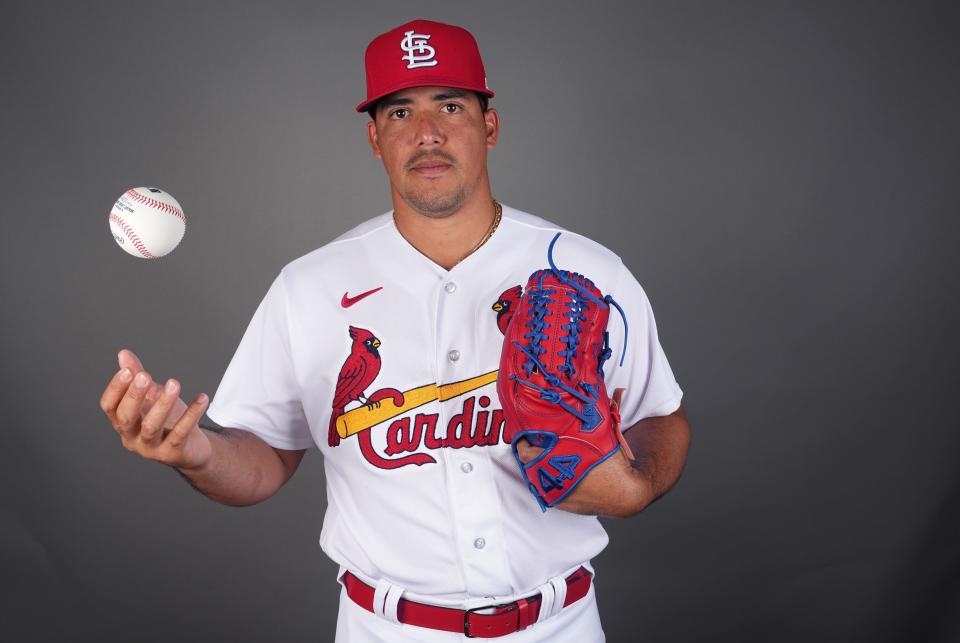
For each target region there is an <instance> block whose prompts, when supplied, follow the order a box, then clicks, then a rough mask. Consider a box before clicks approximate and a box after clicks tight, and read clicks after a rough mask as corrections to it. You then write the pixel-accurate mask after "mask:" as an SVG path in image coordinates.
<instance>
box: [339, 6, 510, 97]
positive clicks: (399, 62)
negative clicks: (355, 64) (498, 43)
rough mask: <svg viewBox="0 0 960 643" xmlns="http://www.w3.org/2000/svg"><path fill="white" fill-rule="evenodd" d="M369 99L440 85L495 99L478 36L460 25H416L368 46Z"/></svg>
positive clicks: (419, 22)
mask: <svg viewBox="0 0 960 643" xmlns="http://www.w3.org/2000/svg"><path fill="white" fill-rule="evenodd" d="M365 62H366V69H367V99H366V100H365V101H363V102H362V103H360V104H359V105H357V111H358V112H364V111H366V110H367V108H368V107H370V104H371V103H373V102H374V101H376V100H378V99H380V98H383V97H384V96H386V95H387V94H392V93H393V92H395V91H398V90H401V89H407V88H408V87H423V86H427V85H437V86H439V87H456V88H457V89H469V90H472V91H475V92H480V93H481V94H486V95H487V96H490V97H491V98H492V97H493V92H492V91H490V90H489V89H488V88H487V75H486V72H485V71H484V70H483V60H481V59H480V49H479V47H477V41H476V39H475V38H474V37H473V35H472V34H471V33H470V32H469V31H467V30H466V29H463V28H462V27H456V26H454V25H447V24H444V23H442V22H433V21H432V20H414V21H412V22H408V23H406V24H404V25H400V26H399V27H396V28H394V29H391V30H390V31H388V32H387V33H384V34H380V35H379V36H377V37H376V38H374V39H373V40H372V41H371V42H370V44H369V45H367V53H366V56H365Z"/></svg>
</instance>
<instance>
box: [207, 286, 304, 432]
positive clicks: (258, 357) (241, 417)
mask: <svg viewBox="0 0 960 643" xmlns="http://www.w3.org/2000/svg"><path fill="white" fill-rule="evenodd" d="M287 314H288V308H287V292H286V287H285V285H284V276H283V273H282V272H281V273H280V274H279V275H278V276H277V278H276V279H275V280H274V282H273V284H272V285H271V286H270V289H269V290H268V291H267V294H266V295H265V296H264V298H263V301H261V302H260V306H259V307H258V308H257V310H256V312H255V313H254V315H253V319H251V320H250V324H249V325H248V326H247V330H246V332H245V333H244V335H243V339H241V340H240V345H239V346H238V347H237V351H236V353H235V354H234V356H233V359H232V360H231V361H230V365H229V366H227V370H226V372H225V373H224V375H223V379H222V380H221V382H220V386H219V387H218V388H217V392H216V394H215V395H214V398H213V400H212V401H211V403H210V406H209V407H208V408H207V415H208V416H210V418H212V419H213V421H214V422H216V423H217V424H219V425H220V426H224V427H233V428H237V429H243V430H245V431H250V432H251V433H253V434H255V435H257V436H258V437H260V438H261V439H262V440H263V441H264V442H266V443H267V444H269V445H270V446H272V447H276V448H278V449H290V450H299V449H308V448H311V447H313V446H314V442H313V438H312V437H311V435H310V430H309V425H308V423H307V418H306V414H305V413H304V410H303V404H302V402H301V397H300V385H299V382H298V380H297V377H296V374H295V372H294V366H293V358H292V354H291V350H290V333H289V325H288V318H287Z"/></svg>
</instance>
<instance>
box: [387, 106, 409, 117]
mask: <svg viewBox="0 0 960 643" xmlns="http://www.w3.org/2000/svg"><path fill="white" fill-rule="evenodd" d="M406 117H407V110H406V109H404V108H402V107H401V108H399V109H395V110H393V111H392V112H390V118H396V119H401V118H406Z"/></svg>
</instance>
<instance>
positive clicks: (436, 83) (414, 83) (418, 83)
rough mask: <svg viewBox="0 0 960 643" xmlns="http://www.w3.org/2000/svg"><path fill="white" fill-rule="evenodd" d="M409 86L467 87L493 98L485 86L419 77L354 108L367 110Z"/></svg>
mask: <svg viewBox="0 0 960 643" xmlns="http://www.w3.org/2000/svg"><path fill="white" fill-rule="evenodd" d="M411 87H453V88H455V89H468V90H470V91H473V92H479V93H481V94H486V95H487V96H489V97H490V98H493V97H494V93H493V92H492V91H490V90H489V89H487V88H486V87H477V86H476V85H465V84H463V83H457V82H452V81H451V82H447V81H444V80H442V79H440V78H431V79H430V82H429V83H425V82H423V80H422V79H420V80H415V81H411V82H407V83H400V84H399V85H395V86H393V87H391V88H390V89H388V90H386V91H384V92H382V93H380V94H379V95H378V96H372V97H368V98H367V100H365V101H363V102H362V103H360V104H359V105H357V108H356V109H357V111H358V112H365V111H367V108H368V107H370V105H371V104H372V103H375V102H377V101H378V100H380V99H381V98H383V97H384V96H389V95H390V94H392V93H393V92H398V91H400V90H401V89H410V88H411Z"/></svg>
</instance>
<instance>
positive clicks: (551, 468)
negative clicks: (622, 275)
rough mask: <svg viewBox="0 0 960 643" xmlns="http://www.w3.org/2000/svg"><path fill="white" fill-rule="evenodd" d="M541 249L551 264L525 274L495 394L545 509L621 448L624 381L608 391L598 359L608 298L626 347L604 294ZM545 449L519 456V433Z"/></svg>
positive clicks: (605, 340) (606, 355)
mask: <svg viewBox="0 0 960 643" xmlns="http://www.w3.org/2000/svg"><path fill="white" fill-rule="evenodd" d="M559 237H560V233H557V235H556V236H555V237H554V238H553V240H552V241H551V242H550V247H549V248H548V250H547V261H548V263H549V264H550V267H549V268H545V269H543V270H538V271H536V272H535V273H533V274H532V275H530V279H529V280H528V281H527V286H526V288H525V289H524V293H523V298H522V299H521V301H520V306H519V307H518V309H517V310H516V311H515V312H514V314H513V318H512V319H511V320H510V325H509V326H508V327H507V330H506V333H505V337H504V342H503V352H502V353H501V355H500V372H499V374H498V376H497V394H498V395H499V397H500V404H501V406H502V407H503V414H504V419H505V420H506V422H507V424H508V426H510V427H511V430H512V431H513V441H512V448H513V455H514V457H516V459H517V463H518V464H519V465H520V472H521V473H522V475H523V477H524V478H525V479H526V481H527V484H528V485H529V487H530V491H531V493H533V495H534V497H535V498H536V499H537V502H538V503H539V504H540V508H541V509H542V510H543V511H546V510H547V507H553V506H555V505H556V504H557V503H559V502H560V501H562V500H563V499H564V498H565V497H566V496H567V495H568V494H569V493H570V492H571V491H573V489H574V488H575V487H576V486H577V485H578V484H580V482H581V481H582V480H583V478H584V477H585V476H586V475H587V474H588V473H589V472H590V470H591V469H593V468H594V467H596V466H597V465H598V464H600V463H601V462H603V461H604V460H606V459H607V458H609V457H610V456H612V455H613V454H615V453H616V452H617V451H618V450H619V449H620V448H623V450H624V452H625V453H626V454H627V457H628V458H630V459H631V460H633V454H632V453H631V452H630V447H629V446H628V445H627V443H626V441H625V440H624V439H623V434H622V433H621V432H620V411H619V402H620V395H621V394H622V392H623V389H617V390H616V391H615V392H614V399H613V400H610V399H609V398H608V397H607V390H606V386H605V384H604V377H603V365H604V363H605V362H606V361H607V360H608V359H610V356H611V354H612V351H611V349H610V342H609V335H608V333H607V319H608V317H609V314H610V306H613V307H615V308H616V309H617V310H618V311H619V313H620V315H621V317H623V328H624V338H623V340H624V348H623V353H622V354H621V356H620V365H621V366H622V365H623V357H624V355H626V341H627V337H626V329H627V319H626V316H625V315H624V313H623V309H622V308H620V305H619V304H617V302H616V301H614V300H613V297H611V296H610V295H607V296H603V295H602V294H601V292H600V290H599V289H598V288H597V287H596V286H595V285H594V284H593V282H591V281H590V280H589V279H588V278H586V277H585V276H583V275H580V274H578V273H575V272H569V271H565V270H560V269H558V268H557V266H556V265H555V264H554V263H553V247H554V245H555V244H556V242H557V239H558V238H559ZM523 438H526V440H527V441H528V442H529V443H530V444H532V445H533V446H535V447H540V448H542V449H543V452H542V453H540V454H539V455H538V456H537V457H536V458H534V459H533V460H531V461H530V462H526V463H525V462H523V461H522V460H521V459H520V455H519V453H518V451H517V441H518V440H521V439H523Z"/></svg>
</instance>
